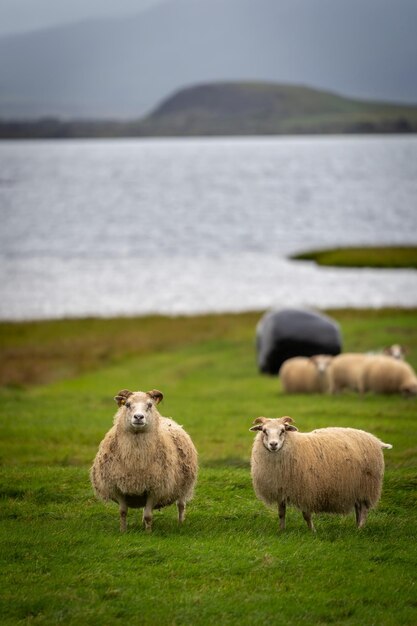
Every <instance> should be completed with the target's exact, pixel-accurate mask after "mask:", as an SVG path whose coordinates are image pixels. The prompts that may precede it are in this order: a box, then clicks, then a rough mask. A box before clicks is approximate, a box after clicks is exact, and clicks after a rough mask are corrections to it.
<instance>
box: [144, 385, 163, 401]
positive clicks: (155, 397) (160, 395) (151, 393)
mask: <svg viewBox="0 0 417 626" xmlns="http://www.w3.org/2000/svg"><path fill="white" fill-rule="evenodd" d="M146 393H147V394H148V396H150V397H151V398H152V400H154V402H155V404H159V403H160V402H161V400H162V399H163V397H164V394H163V393H162V391H158V389H152V391H147V392H146Z"/></svg>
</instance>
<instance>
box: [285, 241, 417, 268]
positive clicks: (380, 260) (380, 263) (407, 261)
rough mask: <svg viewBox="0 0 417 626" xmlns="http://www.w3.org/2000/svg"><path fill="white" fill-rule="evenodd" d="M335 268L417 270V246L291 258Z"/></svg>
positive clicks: (344, 250)
mask: <svg viewBox="0 0 417 626" xmlns="http://www.w3.org/2000/svg"><path fill="white" fill-rule="evenodd" d="M291 258H293V259H296V260H300V261H315V262H316V263H317V264H318V265H332V266H335V267H376V268H385V269H390V268H394V269H400V268H403V269H405V268H413V269H417V246H377V247H361V248H337V249H334V250H315V251H311V252H303V253H301V254H296V255H294V256H293V257H291Z"/></svg>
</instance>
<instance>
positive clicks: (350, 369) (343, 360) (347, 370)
mask: <svg viewBox="0 0 417 626" xmlns="http://www.w3.org/2000/svg"><path fill="white" fill-rule="evenodd" d="M371 358H372V357H371V356H370V355H367V354H362V353H361V352H345V353H344V354H338V355H337V356H335V357H334V358H333V359H332V362H331V365H330V367H329V371H328V375H329V378H330V393H339V392H340V391H342V390H344V389H350V390H351V391H360V392H362V391H363V382H362V380H363V379H362V369H363V367H364V365H365V363H366V361H367V359H371Z"/></svg>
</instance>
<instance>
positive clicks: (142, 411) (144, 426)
mask: <svg viewBox="0 0 417 626" xmlns="http://www.w3.org/2000/svg"><path fill="white" fill-rule="evenodd" d="M162 398H163V395H162V393H161V392H160V391H158V390H156V389H154V390H152V391H147V392H143V391H135V392H132V391H128V390H127V389H124V390H123V391H119V393H118V394H117V396H115V398H114V399H115V400H116V402H117V404H118V405H119V407H120V408H121V410H122V412H121V414H120V411H119V413H118V415H119V418H118V419H121V420H122V421H123V422H124V426H125V427H126V430H129V431H131V432H134V433H139V432H147V431H150V430H152V429H153V428H155V427H156V426H157V424H158V420H159V414H158V411H157V410H156V409H155V405H156V404H158V403H159V402H160V401H161V400H162Z"/></svg>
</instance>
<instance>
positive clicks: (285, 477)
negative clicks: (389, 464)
mask: <svg viewBox="0 0 417 626" xmlns="http://www.w3.org/2000/svg"><path fill="white" fill-rule="evenodd" d="M250 430H252V431H259V432H258V434H257V436H256V437H255V441H254V443H253V448H252V457H251V473H252V481H253V486H254V490H255V493H256V495H257V497H258V498H259V499H260V500H262V501H263V502H265V504H267V505H274V504H275V505H278V513H279V519H280V528H281V530H283V529H284V528H285V513H286V506H287V504H292V505H294V506H296V507H297V508H298V509H300V510H301V511H302V514H303V517H304V519H305V521H306V522H307V526H308V528H309V529H310V530H313V531H314V526H313V522H312V519H311V515H312V513H322V512H323V513H341V514H347V513H349V512H350V511H352V510H353V509H355V512H356V525H357V527H358V528H361V527H362V526H364V524H365V522H366V518H367V515H368V511H369V509H371V508H372V507H374V506H376V504H377V503H378V501H379V498H380V495H381V489H382V480H383V475H384V457H383V454H382V448H392V446H391V445H390V444H387V443H383V442H382V441H380V440H379V439H377V438H376V437H374V435H371V434H370V433H367V432H365V431H363V430H357V429H354V428H336V427H330V428H319V429H317V430H313V431H312V432H309V433H299V432H297V431H298V429H297V428H296V427H295V426H293V420H292V418H291V417H287V416H286V417H281V418H278V419H268V418H266V417H258V418H256V419H255V421H254V422H253V425H252V427H251V428H250Z"/></svg>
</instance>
